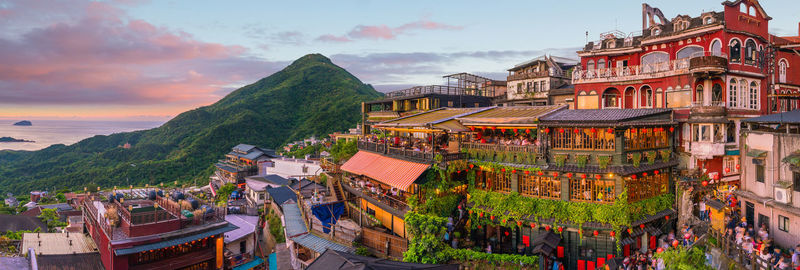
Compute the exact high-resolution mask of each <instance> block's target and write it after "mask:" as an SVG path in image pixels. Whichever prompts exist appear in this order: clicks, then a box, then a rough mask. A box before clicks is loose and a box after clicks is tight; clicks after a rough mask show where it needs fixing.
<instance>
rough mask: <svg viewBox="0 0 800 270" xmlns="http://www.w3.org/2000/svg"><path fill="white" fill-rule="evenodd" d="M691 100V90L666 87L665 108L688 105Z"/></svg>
mask: <svg viewBox="0 0 800 270" xmlns="http://www.w3.org/2000/svg"><path fill="white" fill-rule="evenodd" d="M691 101H692V91H690V90H689V89H686V90H681V89H676V90H674V91H670V90H669V89H667V108H682V107H689V105H690V104H691Z"/></svg>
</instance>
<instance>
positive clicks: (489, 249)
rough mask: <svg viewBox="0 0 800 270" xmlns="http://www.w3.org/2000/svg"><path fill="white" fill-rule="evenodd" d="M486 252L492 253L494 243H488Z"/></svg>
mask: <svg viewBox="0 0 800 270" xmlns="http://www.w3.org/2000/svg"><path fill="white" fill-rule="evenodd" d="M486 253H488V254H492V244H489V243H487V244H486Z"/></svg>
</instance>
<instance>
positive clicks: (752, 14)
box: [747, 6, 756, 16]
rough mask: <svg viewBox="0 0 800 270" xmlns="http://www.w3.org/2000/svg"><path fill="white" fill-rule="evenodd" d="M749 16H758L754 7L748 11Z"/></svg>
mask: <svg viewBox="0 0 800 270" xmlns="http://www.w3.org/2000/svg"><path fill="white" fill-rule="evenodd" d="M747 15H750V16H756V8H755V7H753V6H750V8H748V9H747Z"/></svg>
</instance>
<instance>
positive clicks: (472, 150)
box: [461, 142, 544, 164]
mask: <svg viewBox="0 0 800 270" xmlns="http://www.w3.org/2000/svg"><path fill="white" fill-rule="evenodd" d="M461 148H462V149H463V150H465V151H466V152H467V153H465V154H467V158H470V159H479V160H484V161H494V162H505V163H519V164H536V161H537V160H539V159H542V158H544V156H543V155H542V152H543V151H542V146H536V145H504V144H488V143H470V142H463V143H461ZM507 154H510V155H512V156H505V155H507Z"/></svg>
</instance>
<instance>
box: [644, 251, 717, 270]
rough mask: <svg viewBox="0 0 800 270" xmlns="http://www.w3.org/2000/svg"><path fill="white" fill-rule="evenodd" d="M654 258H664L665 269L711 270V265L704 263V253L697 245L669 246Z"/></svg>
mask: <svg viewBox="0 0 800 270" xmlns="http://www.w3.org/2000/svg"><path fill="white" fill-rule="evenodd" d="M655 256H656V258H660V259H663V260H664V266H666V269H667V270H689V269H697V270H711V269H713V268H711V266H708V265H707V264H706V255H705V253H703V251H702V250H701V249H699V248H697V247H692V248H688V249H687V248H676V249H673V248H669V249H667V250H665V251H663V252H661V253H658V254H656V255H655Z"/></svg>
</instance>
